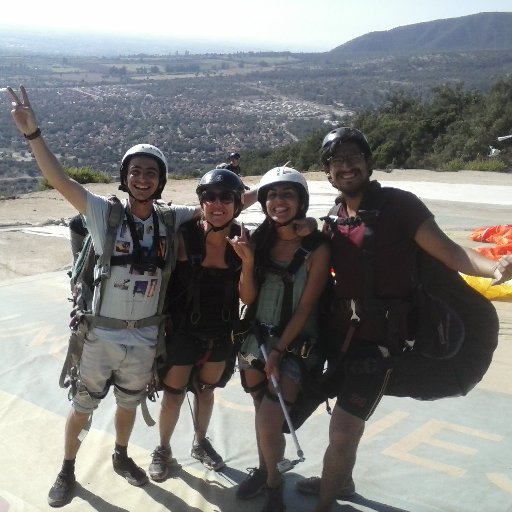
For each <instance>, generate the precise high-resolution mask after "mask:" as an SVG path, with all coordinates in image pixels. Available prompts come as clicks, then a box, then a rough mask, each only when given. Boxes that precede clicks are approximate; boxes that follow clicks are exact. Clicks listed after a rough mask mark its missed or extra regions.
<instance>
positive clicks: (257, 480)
mask: <svg viewBox="0 0 512 512" xmlns="http://www.w3.org/2000/svg"><path fill="white" fill-rule="evenodd" d="M248 471H249V476H248V477H247V478H246V479H245V480H244V481H243V482H242V483H241V484H240V485H239V486H238V489H237V490H236V497H237V498H238V499H241V500H249V499H251V498H254V497H255V496H257V495H258V494H261V493H262V492H263V491H264V490H265V487H266V485H265V484H266V482H267V472H266V471H264V470H263V469H259V468H249V469H248Z"/></svg>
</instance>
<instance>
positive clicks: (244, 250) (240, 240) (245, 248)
mask: <svg viewBox="0 0 512 512" xmlns="http://www.w3.org/2000/svg"><path fill="white" fill-rule="evenodd" d="M240 230H241V234H240V236H238V235H237V236H234V237H233V238H229V237H228V236H227V237H226V240H227V241H228V242H229V243H230V244H231V247H233V250H234V251H235V252H236V254H237V256H238V257H239V258H240V259H241V260H242V263H246V264H247V263H249V264H252V263H254V250H253V248H252V246H251V244H250V242H249V237H248V236H247V230H246V229H244V224H243V222H241V223H240Z"/></svg>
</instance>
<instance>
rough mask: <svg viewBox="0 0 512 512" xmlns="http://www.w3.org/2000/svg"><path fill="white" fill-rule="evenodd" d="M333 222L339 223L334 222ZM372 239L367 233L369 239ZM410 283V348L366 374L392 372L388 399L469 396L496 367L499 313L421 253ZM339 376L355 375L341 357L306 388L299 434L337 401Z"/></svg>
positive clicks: (297, 417) (298, 411)
mask: <svg viewBox="0 0 512 512" xmlns="http://www.w3.org/2000/svg"><path fill="white" fill-rule="evenodd" d="M339 208H340V207H339V206H338V205H336V206H334V207H333V208H332V209H331V211H330V212H329V214H330V215H333V214H335V215H336V216H337V214H338V211H339ZM331 218H332V217H331ZM374 219H375V216H373V219H370V220H369V221H368V224H369V225H370V228H369V229H368V230H367V231H368V233H369V236H368V239H369V243H368V244H367V247H370V248H371V247H373V244H372V243H371V237H372V236H374V234H373V228H374V224H373V222H372V221H373V220H374ZM332 222H336V221H335V220H334V219H333V220H332ZM368 233H365V238H366V237H367V234H368ZM372 259H373V257H372V255H370V257H368V258H367V260H368V262H371V261H372ZM372 273H373V270H372V269H369V271H368V274H372ZM411 282H412V300H411V303H410V306H407V307H408V309H409V313H408V324H409V326H410V327H412V334H413V336H412V339H411V340H410V344H409V348H408V349H407V350H405V351H404V352H403V353H401V354H399V355H393V356H391V357H388V358H385V359H379V360H375V361H371V363H372V364H369V365H368V370H367V371H372V368H373V369H374V370H373V371H375V370H381V369H382V368H392V370H393V371H392V372H391V376H390V379H389V381H388V385H387V387H386V391H385V394H386V395H390V396H400V397H406V396H407V397H411V398H414V399H417V400H437V399H440V398H446V397H453V396H464V395H466V394H467V393H468V392H469V391H471V389H473V388H474V387H475V386H476V384H477V383H478V382H480V380H481V379H482V377H483V376H484V374H485V372H486V371H487V369H488V368H489V365H490V364H491V361H492V356H493V353H494V350H495V348H496V346H497V344H498V332H499V320H498V315H497V313H496V310H495V308H494V306H493V305H492V303H491V302H490V301H489V300H488V299H487V298H485V297H484V296H483V295H481V294H480V293H478V292H476V291H475V290H474V289H473V288H471V286H469V285H468V284H467V283H466V282H465V281H464V279H463V278H462V277H461V276H460V275H459V273H458V272H456V271H455V270H451V269H449V268H448V267H446V265H444V264H443V263H441V262H440V261H438V260H437V259H435V258H433V257H432V256H430V255H429V254H427V253H426V252H425V251H423V250H421V249H420V248H419V247H418V248H417V251H416V271H415V272H414V275H413V276H411ZM331 325H332V323H331ZM331 335H332V336H333V337H336V336H337V337H338V340H339V341H338V343H339V345H338V346H340V345H341V343H342V337H340V333H337V332H333V333H332V334H331ZM340 370H341V371H345V372H348V371H351V370H350V368H344V367H343V360H342V357H341V356H338V358H335V359H332V358H331V360H330V362H329V365H328V366H327V368H326V370H325V372H324V373H323V375H321V376H320V378H319V379H318V380H316V381H311V382H309V383H307V385H306V386H304V389H303V393H302V394H301V396H299V399H298V400H297V402H296V403H295V404H294V406H293V407H292V409H291V411H290V416H291V417H292V421H293V423H294V426H295V427H296V428H298V427H299V426H300V425H302V423H303V422H304V421H305V420H306V419H307V418H308V417H309V416H310V415H311V414H312V413H313V412H314V411H315V410H316V408H317V407H318V405H320V404H321V403H322V402H323V401H325V400H327V399H328V398H333V397H334V396H335V393H336V389H337V386H336V385H335V386H334V387H333V386H332V385H331V379H330V377H331V376H334V375H335V374H337V373H338V371H340ZM359 371H360V369H359ZM328 410H329V409H328Z"/></svg>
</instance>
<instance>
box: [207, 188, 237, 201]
mask: <svg viewBox="0 0 512 512" xmlns="http://www.w3.org/2000/svg"><path fill="white" fill-rule="evenodd" d="M217 199H218V200H219V201H220V202H221V203H223V204H229V203H234V202H235V194H234V193H233V192H231V191H229V190H223V191H222V192H212V191H211V190H205V191H204V192H202V193H201V201H202V202H205V203H215V201H217Z"/></svg>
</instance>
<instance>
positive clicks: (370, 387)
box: [336, 339, 391, 421]
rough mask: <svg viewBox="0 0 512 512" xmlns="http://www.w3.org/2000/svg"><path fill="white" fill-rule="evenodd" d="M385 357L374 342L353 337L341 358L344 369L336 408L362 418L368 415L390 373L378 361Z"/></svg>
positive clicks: (372, 409) (380, 396)
mask: <svg viewBox="0 0 512 512" xmlns="http://www.w3.org/2000/svg"><path fill="white" fill-rule="evenodd" d="M384 350H385V349H384ZM384 357H385V356H384V355H383V353H382V351H381V349H380V348H379V346H378V345H377V344H375V343H369V342H365V341H361V340H357V339H354V340H352V343H351V345H350V348H349V350H348V352H347V355H346V356H345V358H344V364H343V367H344V369H345V371H344V372H343V375H340V378H339V382H338V391H337V396H336V398H337V400H336V405H337V406H338V407H340V408H341V409H343V410H344V411H347V412H348V413H350V414H353V415H354V416H357V417H358V418H361V419H362V420H365V421H366V420H368V418H370V416H371V415H372V414H373V412H374V411H375V408H376V407H377V405H378V404H379V402H380V400H381V398H382V395H383V394H384V391H385V389H386V385H387V382H388V380H389V376H390V374H391V369H389V368H383V367H381V366H384V365H381V366H379V364H378V363H379V362H382V360H383V359H384ZM374 363H377V364H374ZM351 367H352V368H351Z"/></svg>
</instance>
